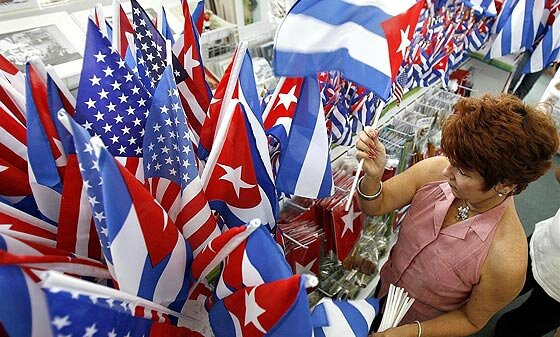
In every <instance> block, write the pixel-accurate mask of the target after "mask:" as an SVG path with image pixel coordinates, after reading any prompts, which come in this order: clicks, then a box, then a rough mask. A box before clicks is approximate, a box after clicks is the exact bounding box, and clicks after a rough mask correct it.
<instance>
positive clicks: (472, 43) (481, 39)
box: [467, 21, 489, 51]
mask: <svg viewBox="0 0 560 337" xmlns="http://www.w3.org/2000/svg"><path fill="white" fill-rule="evenodd" d="M488 36H489V34H488V26H487V25H486V23H485V22H484V21H480V23H478V24H475V25H474V27H473V29H471V31H470V32H469V34H468V35H467V41H468V50H469V51H477V50H479V49H480V48H482V46H483V45H484V43H485V42H486V41H487V39H488Z"/></svg>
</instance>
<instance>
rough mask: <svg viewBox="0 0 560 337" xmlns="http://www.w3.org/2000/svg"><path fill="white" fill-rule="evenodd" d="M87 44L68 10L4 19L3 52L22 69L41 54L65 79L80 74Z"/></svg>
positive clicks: (0, 33) (0, 42) (1, 23)
mask: <svg viewBox="0 0 560 337" xmlns="http://www.w3.org/2000/svg"><path fill="white" fill-rule="evenodd" d="M84 47H85V34H84V32H83V31H82V30H81V29H80V28H79V27H78V26H77V25H76V23H75V22H74V21H73V20H72V18H70V16H69V15H68V13H66V12H59V13H53V14H45V15H38V16H32V17H27V18H21V19H15V20H7V21H0V53H2V55H4V56H5V57H6V58H7V59H9V60H10V61H11V62H12V63H14V64H15V65H16V66H17V67H18V68H19V69H20V70H23V69H24V67H25V63H26V62H27V60H28V59H29V58H31V57H39V58H41V59H42V60H43V63H45V64H46V65H49V64H50V65H52V66H53V67H54V69H55V71H56V72H57V74H58V75H59V76H60V77H61V78H63V79H67V78H72V77H79V74H80V71H81V68H82V54H83V52H84Z"/></svg>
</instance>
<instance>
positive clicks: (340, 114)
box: [329, 100, 353, 146]
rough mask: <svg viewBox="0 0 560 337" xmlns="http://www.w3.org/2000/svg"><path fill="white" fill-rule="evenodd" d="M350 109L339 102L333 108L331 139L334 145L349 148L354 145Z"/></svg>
mask: <svg viewBox="0 0 560 337" xmlns="http://www.w3.org/2000/svg"><path fill="white" fill-rule="evenodd" d="M349 118H350V116H349V114H348V107H347V106H346V104H345V102H344V101H342V100H341V101H339V102H338V103H337V104H336V106H335V107H334V108H333V110H332V112H331V115H330V116H329V120H330V122H331V137H332V138H331V139H332V142H333V143H334V144H338V145H345V146H349V145H351V144H352V142H353V139H352V128H351V127H350V120H349Z"/></svg>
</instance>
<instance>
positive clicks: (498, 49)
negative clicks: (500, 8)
mask: <svg viewBox="0 0 560 337" xmlns="http://www.w3.org/2000/svg"><path fill="white" fill-rule="evenodd" d="M544 5H545V0H518V1H517V4H516V5H515V7H513V10H512V12H511V15H510V16H509V17H508V18H507V20H506V21H505V23H503V26H502V27H501V30H500V31H497V34H498V35H497V36H496V39H495V40H494V42H493V43H492V46H491V47H490V50H489V51H488V54H487V57H488V58H498V57H501V56H504V55H508V54H512V53H515V52H518V51H523V50H530V49H531V48H532V46H533V42H534V41H535V37H536V35H537V31H538V29H539V24H540V22H541V18H542V16H543V13H544ZM500 22H501V21H500V20H498V21H497V23H496V25H497V24H498V23H500Z"/></svg>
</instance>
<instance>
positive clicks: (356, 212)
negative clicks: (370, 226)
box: [332, 199, 365, 261]
mask: <svg viewBox="0 0 560 337" xmlns="http://www.w3.org/2000/svg"><path fill="white" fill-rule="evenodd" d="M342 200H343V201H340V202H339V203H337V204H336V205H335V206H334V207H333V208H332V224H333V235H334V241H335V247H336V256H337V258H338V260H339V261H344V259H346V257H347V256H348V255H350V253H351V252H352V249H353V248H354V245H355V244H356V242H358V240H359V239H360V236H361V235H362V227H363V223H364V219H365V215H364V213H362V211H361V210H360V207H359V206H358V202H357V200H354V201H353V202H352V207H350V209H349V210H348V212H346V210H345V209H344V204H345V203H346V199H342Z"/></svg>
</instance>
